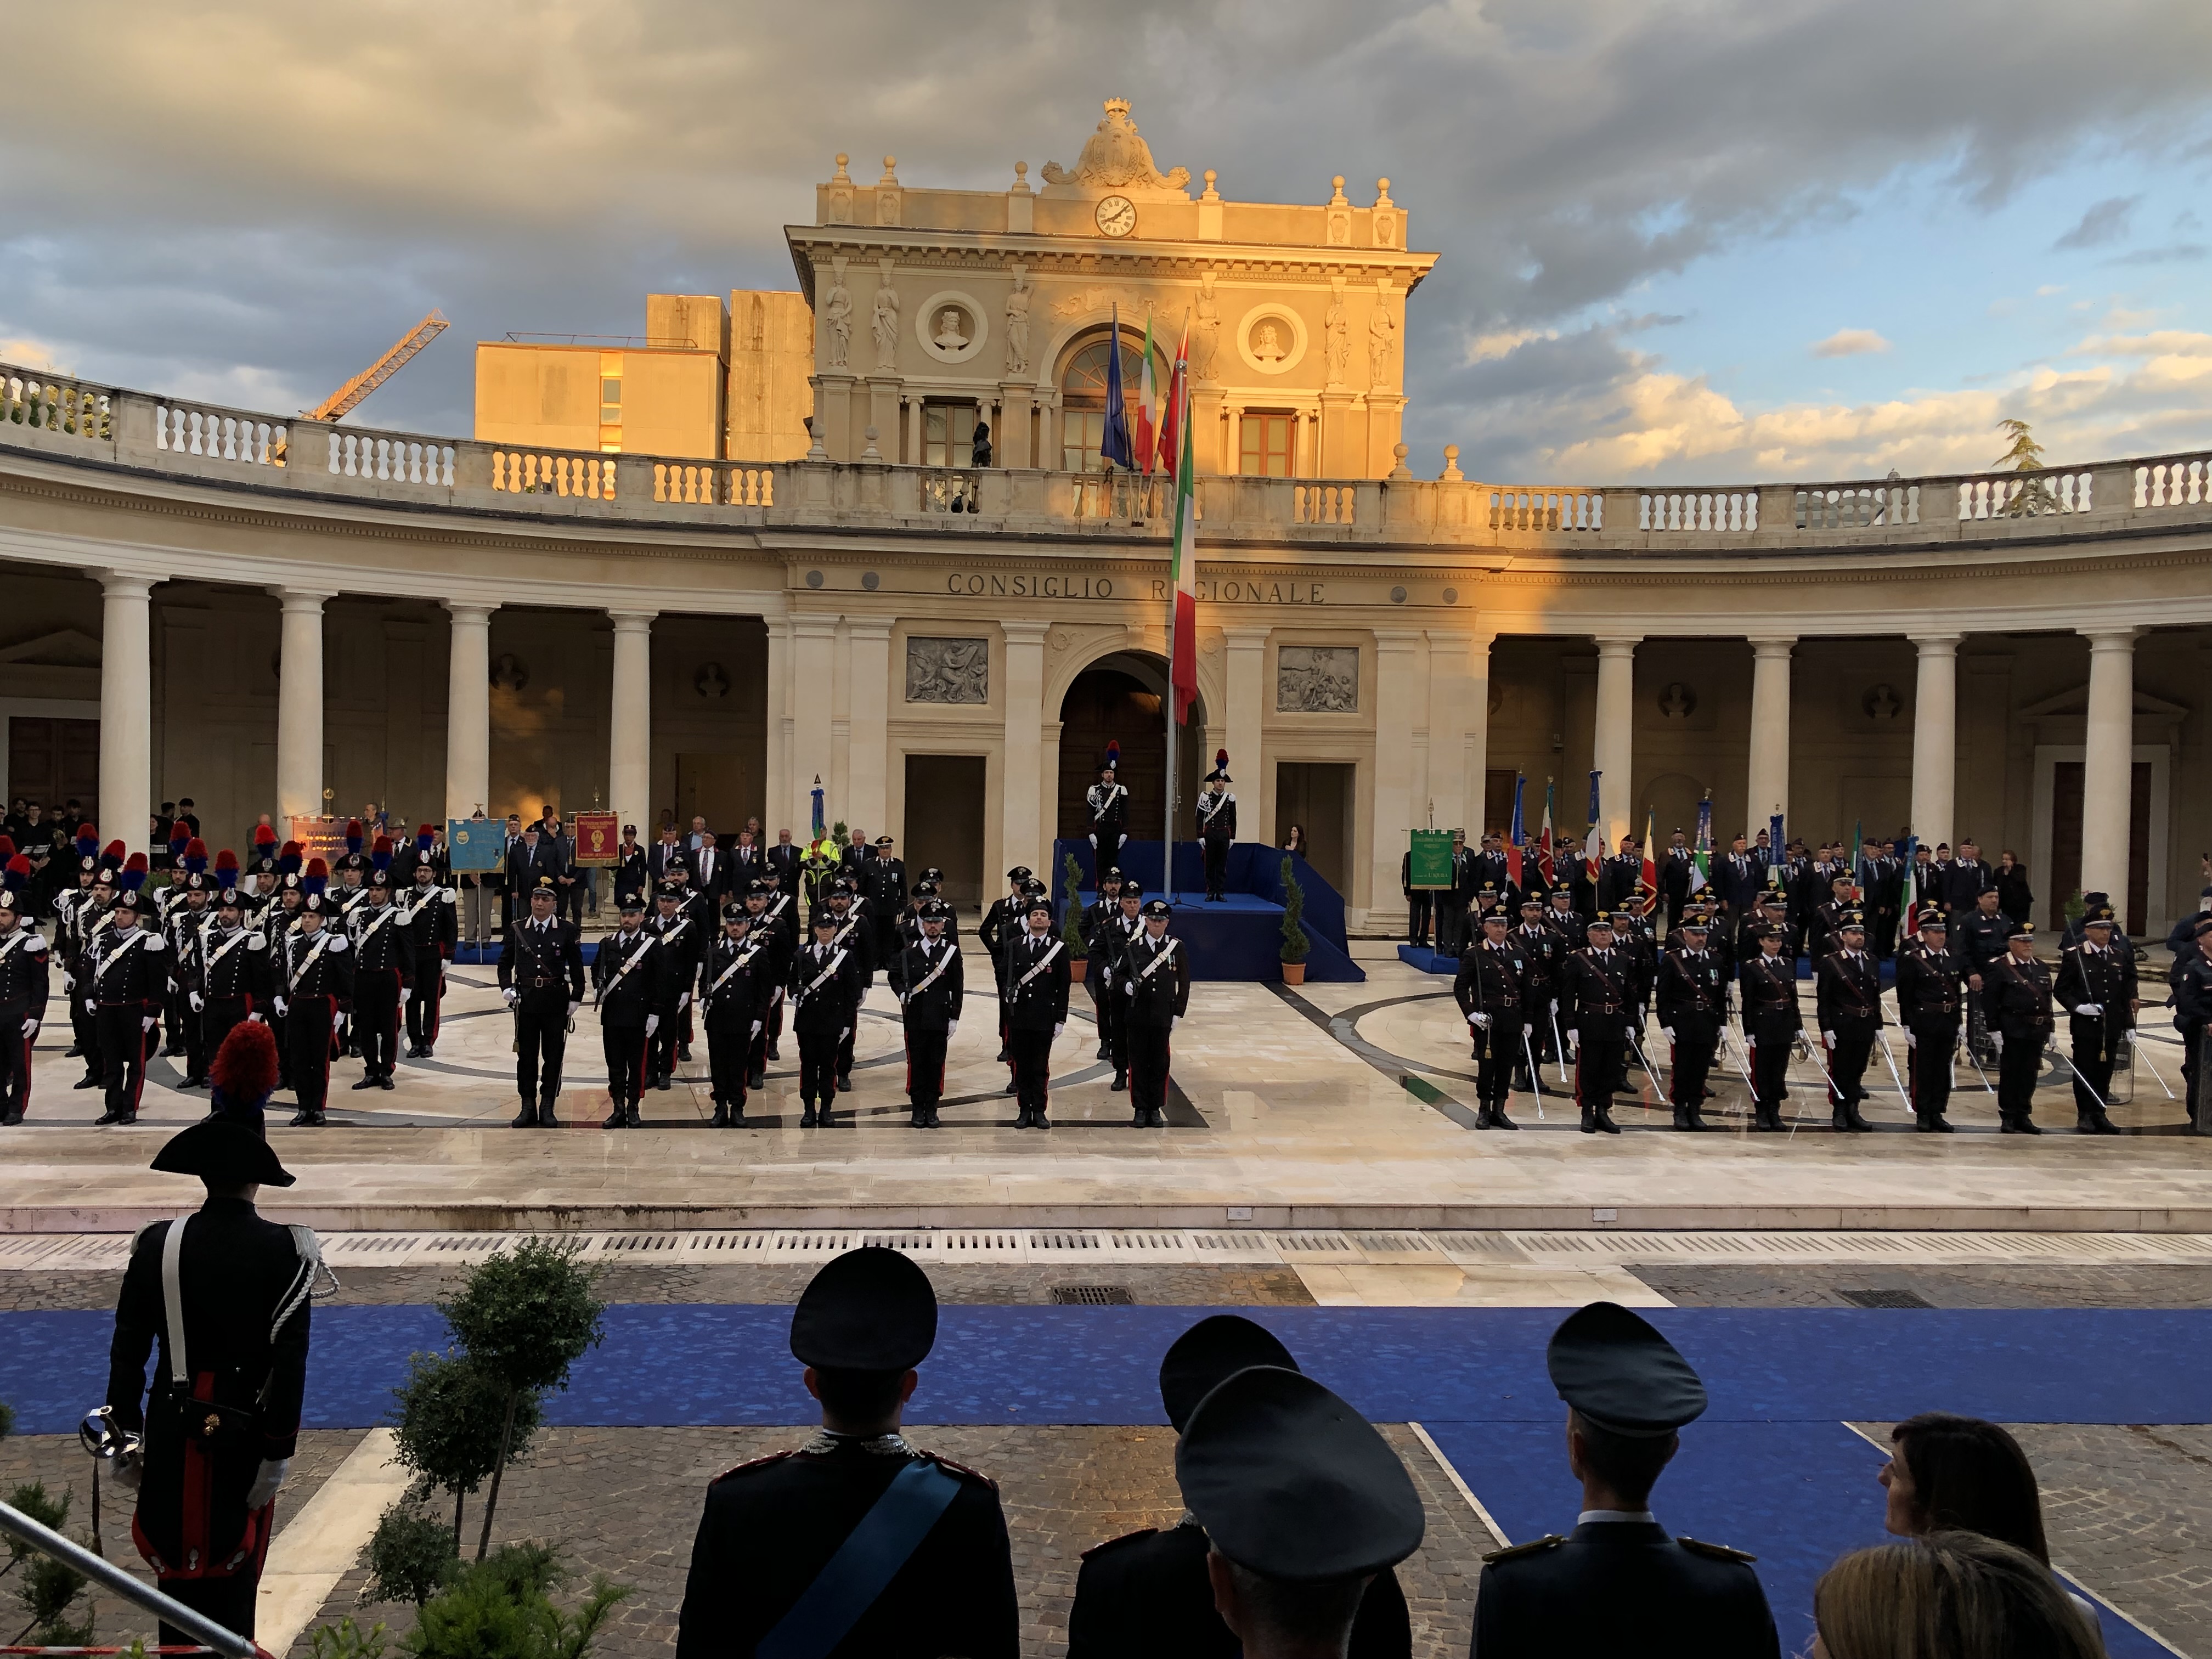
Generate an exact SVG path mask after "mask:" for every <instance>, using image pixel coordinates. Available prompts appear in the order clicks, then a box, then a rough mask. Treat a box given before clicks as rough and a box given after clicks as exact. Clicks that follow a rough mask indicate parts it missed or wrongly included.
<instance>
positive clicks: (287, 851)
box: [276, 841, 322, 876]
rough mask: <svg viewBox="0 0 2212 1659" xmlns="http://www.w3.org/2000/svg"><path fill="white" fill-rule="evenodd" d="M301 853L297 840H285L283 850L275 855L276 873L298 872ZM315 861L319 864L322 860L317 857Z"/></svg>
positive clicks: (294, 874) (293, 874) (288, 874)
mask: <svg viewBox="0 0 2212 1659" xmlns="http://www.w3.org/2000/svg"><path fill="white" fill-rule="evenodd" d="M302 856H303V854H302V853H301V847H300V843H299V842H296V841H288V842H285V843H284V850H283V852H281V853H279V854H277V855H276V873H277V874H278V875H280V876H296V875H298V874H299V873H300V860H301V857H302ZM315 862H317V863H318V864H319V863H321V862H322V860H320V859H318V860H315Z"/></svg>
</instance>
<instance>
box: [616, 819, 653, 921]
mask: <svg viewBox="0 0 2212 1659" xmlns="http://www.w3.org/2000/svg"><path fill="white" fill-rule="evenodd" d="M647 850H648V849H647V848H646V847H644V846H643V845H642V844H641V842H639V841H638V838H637V826H636V825H635V824H634V823H625V824H624V825H623V838H622V845H621V846H620V847H618V848H616V849H615V860H616V861H615V907H616V908H617V910H619V909H620V908H622V902H623V900H624V899H626V898H629V897H630V896H633V895H635V894H639V893H642V892H644V891H645V890H646V888H647V885H648V884H650V883H651V881H652V879H653V876H652V872H651V871H649V870H648V869H647V867H646V854H647Z"/></svg>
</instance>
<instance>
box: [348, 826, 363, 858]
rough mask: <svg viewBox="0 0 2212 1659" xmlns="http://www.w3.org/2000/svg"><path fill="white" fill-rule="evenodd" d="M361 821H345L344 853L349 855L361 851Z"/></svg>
mask: <svg viewBox="0 0 2212 1659" xmlns="http://www.w3.org/2000/svg"><path fill="white" fill-rule="evenodd" d="M361 839H362V836H361V820H360V819H359V818H348V819H347V820H346V851H347V852H349V853H358V852H359V851H361Z"/></svg>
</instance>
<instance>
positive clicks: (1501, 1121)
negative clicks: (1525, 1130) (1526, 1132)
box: [1490, 1100, 1521, 1129]
mask: <svg viewBox="0 0 2212 1659" xmlns="http://www.w3.org/2000/svg"><path fill="white" fill-rule="evenodd" d="M1490 1127H1492V1128H1493V1129H1517V1128H1519V1127H1521V1126H1520V1125H1519V1124H1517V1123H1516V1122H1515V1121H1513V1120H1512V1119H1511V1118H1510V1117H1508V1116H1506V1115H1505V1103H1504V1101H1502V1100H1501V1101H1499V1102H1498V1103H1497V1104H1496V1105H1495V1106H1492V1108H1491V1109H1490Z"/></svg>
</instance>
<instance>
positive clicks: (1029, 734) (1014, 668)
mask: <svg viewBox="0 0 2212 1659" xmlns="http://www.w3.org/2000/svg"><path fill="white" fill-rule="evenodd" d="M1050 626H1051V624H1050V623H1043V622H1007V621H1003V620H1002V621H1001V622H1000V623H999V631H1000V634H1001V635H1004V636H1005V639H1006V763H1005V769H1004V771H1003V773H1002V775H1003V776H1004V778H1005V779H1006V787H1005V788H1004V789H1002V790H1001V791H1000V795H1001V797H1002V799H1003V803H1004V811H1005V817H1004V818H1003V819H1002V820H1001V824H1002V827H1001V829H1000V846H999V859H1000V862H1001V863H1002V864H1004V865H1005V866H1006V867H1007V868H1009V869H1011V868H1012V867H1013V866H1015V865H1017V864H1026V865H1028V866H1030V869H1032V870H1036V871H1038V872H1043V870H1044V866H1045V863H1046V861H1047V854H1046V848H1047V844H1048V843H1047V841H1046V838H1045V836H1044V823H1043V811H1044V795H1043V786H1042V783H1041V782H1040V781H1039V777H1038V774H1039V772H1040V771H1041V769H1042V767H1043V764H1044V752H1043V751H1044V733H1043V726H1044V635H1045V630H1046V629H1048V628H1049V627H1050ZM1039 879H1040V880H1044V879H1048V877H1047V876H1046V875H1044V874H1042V873H1041V874H1040V876H1039Z"/></svg>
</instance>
